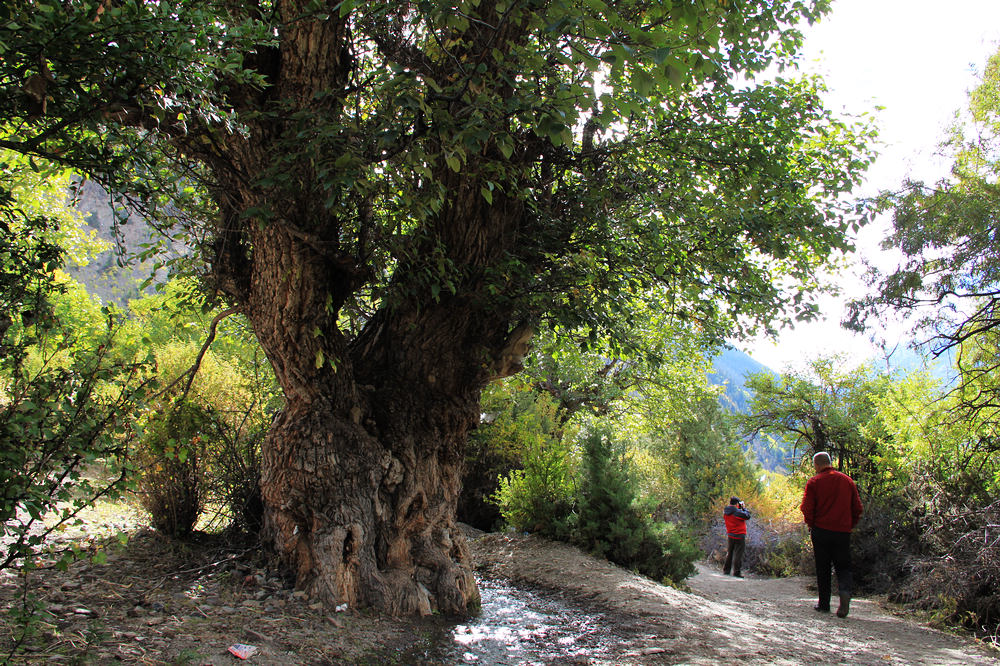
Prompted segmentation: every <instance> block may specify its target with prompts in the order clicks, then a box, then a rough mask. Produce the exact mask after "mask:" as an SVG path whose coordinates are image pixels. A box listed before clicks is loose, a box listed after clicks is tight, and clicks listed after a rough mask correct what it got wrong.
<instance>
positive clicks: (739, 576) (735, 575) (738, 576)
mask: <svg viewBox="0 0 1000 666" xmlns="http://www.w3.org/2000/svg"><path fill="white" fill-rule="evenodd" d="M733 576H734V577H736V578H743V574H739V573H736V574H733Z"/></svg>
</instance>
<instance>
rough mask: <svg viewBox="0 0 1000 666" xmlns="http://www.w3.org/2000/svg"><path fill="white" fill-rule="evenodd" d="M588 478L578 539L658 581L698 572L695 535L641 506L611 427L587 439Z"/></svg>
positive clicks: (583, 488) (583, 486)
mask: <svg viewBox="0 0 1000 666" xmlns="http://www.w3.org/2000/svg"><path fill="white" fill-rule="evenodd" d="M583 449H584V453H583V461H584V462H583V468H584V478H583V483H582V484H581V488H580V496H579V503H578V504H579V517H578V520H577V529H576V532H575V534H574V540H575V541H576V542H577V543H579V544H580V545H581V546H583V547H584V548H586V549H588V550H590V551H591V552H593V553H595V554H597V555H600V556H602V557H605V558H607V559H608V560H610V561H611V562H614V563H615V564H619V565H621V566H624V567H628V568H630V569H634V570H636V571H639V572H640V573H642V574H644V575H646V576H649V577H650V578H653V579H656V580H669V581H671V582H679V581H681V580H683V579H684V578H686V577H687V576H690V575H691V574H692V573H694V565H693V562H694V561H695V560H696V559H698V557H699V556H700V551H699V549H698V547H697V544H696V543H695V540H694V538H693V536H692V535H691V534H690V533H689V532H687V531H686V530H685V529H683V528H681V527H678V526H676V525H674V524H671V523H654V522H653V521H652V520H651V519H650V517H649V516H648V515H647V514H646V513H644V512H642V511H641V510H640V509H639V507H638V506H637V504H636V493H635V485H634V483H633V480H632V479H631V477H630V474H629V468H628V465H627V462H626V460H625V458H624V456H622V455H620V454H618V453H616V451H615V448H614V442H613V440H612V439H611V437H610V435H609V432H608V430H606V429H595V430H592V431H591V432H589V433H588V434H587V435H586V436H585V437H584V440H583Z"/></svg>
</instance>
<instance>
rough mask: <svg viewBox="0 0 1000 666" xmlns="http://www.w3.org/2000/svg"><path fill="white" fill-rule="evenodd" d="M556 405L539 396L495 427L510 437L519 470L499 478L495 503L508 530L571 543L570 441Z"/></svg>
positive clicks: (571, 485)
mask: <svg viewBox="0 0 1000 666" xmlns="http://www.w3.org/2000/svg"><path fill="white" fill-rule="evenodd" d="M555 410H556V407H555V404H554V403H553V401H552V400H551V398H549V397H547V396H538V397H536V398H535V399H534V400H533V401H531V404H529V405H527V406H526V407H524V408H521V409H517V410H515V411H514V413H513V414H512V415H511V422H510V423H500V424H497V426H498V427H501V426H502V427H503V430H501V432H507V433H509V435H510V437H511V439H509V440H507V446H509V447H511V449H512V450H513V453H512V454H511V455H513V456H515V457H516V456H517V455H518V454H519V455H520V459H521V460H520V464H521V469H516V470H513V471H511V472H510V473H508V474H507V475H506V476H501V477H500V478H499V487H498V489H497V491H496V493H495V494H494V495H493V502H495V503H496V504H497V506H499V508H500V515H501V516H503V519H504V521H505V522H506V523H507V525H508V526H510V527H512V528H514V529H515V530H518V531H526V532H536V533H538V534H541V535H543V536H548V537H552V538H556V539H567V538H568V534H569V531H570V529H571V526H570V523H569V522H568V521H570V515H571V513H572V511H573V508H574V506H575V491H574V484H573V478H574V476H573V475H574V471H575V467H576V464H575V461H574V459H573V446H572V442H571V441H569V440H568V439H566V438H564V437H563V431H562V429H561V428H560V427H559V426H558V422H557V419H556V414H555Z"/></svg>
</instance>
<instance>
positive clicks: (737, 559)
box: [722, 497, 750, 578]
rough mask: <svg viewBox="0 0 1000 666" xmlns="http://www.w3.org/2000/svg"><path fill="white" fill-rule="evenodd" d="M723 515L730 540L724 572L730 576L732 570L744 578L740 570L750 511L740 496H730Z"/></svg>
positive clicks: (735, 574) (738, 576) (737, 575)
mask: <svg viewBox="0 0 1000 666" xmlns="http://www.w3.org/2000/svg"><path fill="white" fill-rule="evenodd" d="M722 517H723V519H725V521H726V537H727V541H728V542H729V543H728V545H727V547H726V564H725V565H724V566H723V567H722V573H724V574H726V575H727V576H728V575H729V572H730V571H732V572H733V575H734V576H736V577H737V578H743V574H742V573H740V572H741V570H742V569H743V550H744V548H745V547H746V543H747V521H748V520H750V512H749V511H747V508H746V505H744V504H743V502H741V501H740V498H739V497H730V498H729V506H727V507H726V508H725V509H724V510H723V511H722Z"/></svg>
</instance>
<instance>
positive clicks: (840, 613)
mask: <svg viewBox="0 0 1000 666" xmlns="http://www.w3.org/2000/svg"><path fill="white" fill-rule="evenodd" d="M850 610H851V595H849V594H842V595H840V608H838V609H837V617H847V614H848V613H849V612H850Z"/></svg>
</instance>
